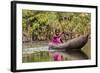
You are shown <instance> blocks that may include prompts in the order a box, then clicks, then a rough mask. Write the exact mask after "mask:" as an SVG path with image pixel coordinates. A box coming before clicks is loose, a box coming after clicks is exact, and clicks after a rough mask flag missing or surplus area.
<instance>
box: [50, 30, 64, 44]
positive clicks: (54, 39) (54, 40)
mask: <svg viewBox="0 0 100 73" xmlns="http://www.w3.org/2000/svg"><path fill="white" fill-rule="evenodd" d="M61 36H62V33H60V30H58V29H56V30H55V34H54V35H53V37H52V39H51V41H50V43H49V45H51V46H52V45H56V46H57V45H59V44H62V43H63V40H62V38H61Z"/></svg>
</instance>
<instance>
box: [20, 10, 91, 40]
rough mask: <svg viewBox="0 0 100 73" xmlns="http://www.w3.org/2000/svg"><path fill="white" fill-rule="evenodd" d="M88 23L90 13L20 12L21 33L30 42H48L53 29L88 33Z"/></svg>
mask: <svg viewBox="0 0 100 73" xmlns="http://www.w3.org/2000/svg"><path fill="white" fill-rule="evenodd" d="M90 22H91V14H90V13H78V12H77V13H76V12H50V11H34V10H22V28H23V32H26V33H28V34H29V36H30V38H32V40H48V39H50V37H51V36H52V35H53V34H54V31H55V29H60V30H61V32H73V33H78V34H83V33H85V32H90V29H89V28H90Z"/></svg>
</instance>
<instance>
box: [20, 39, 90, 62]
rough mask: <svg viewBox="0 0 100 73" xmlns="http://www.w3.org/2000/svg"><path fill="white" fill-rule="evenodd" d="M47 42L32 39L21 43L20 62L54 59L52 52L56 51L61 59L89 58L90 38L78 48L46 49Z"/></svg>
mask: <svg viewBox="0 0 100 73" xmlns="http://www.w3.org/2000/svg"><path fill="white" fill-rule="evenodd" d="M47 45H48V42H46V41H34V42H32V43H31V42H29V43H23V45H22V47H23V48H22V52H23V54H22V62H23V63H28V62H46V61H54V58H53V54H54V53H56V52H58V53H59V54H61V55H62V56H63V60H62V61H67V60H68V61H69V60H84V59H90V58H91V47H90V40H89V41H88V42H87V44H86V45H85V46H84V47H83V48H81V49H80V50H66V51H64V50H62V51H58V50H48V47H47Z"/></svg>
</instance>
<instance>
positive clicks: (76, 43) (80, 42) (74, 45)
mask: <svg viewBox="0 0 100 73" xmlns="http://www.w3.org/2000/svg"><path fill="white" fill-rule="evenodd" d="M87 41H88V34H87V35H81V36H79V37H77V38H74V39H71V40H68V41H67V42H65V43H63V44H59V45H49V48H54V49H81V48H82V47H83V46H84V45H85V44H86V43H87Z"/></svg>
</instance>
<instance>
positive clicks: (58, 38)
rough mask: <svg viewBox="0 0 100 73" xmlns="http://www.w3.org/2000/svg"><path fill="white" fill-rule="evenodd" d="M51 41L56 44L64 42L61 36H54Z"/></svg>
mask: <svg viewBox="0 0 100 73" xmlns="http://www.w3.org/2000/svg"><path fill="white" fill-rule="evenodd" d="M51 43H52V44H55V45H58V44H61V43H63V42H62V40H61V37H60V36H53V38H52V40H51Z"/></svg>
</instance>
